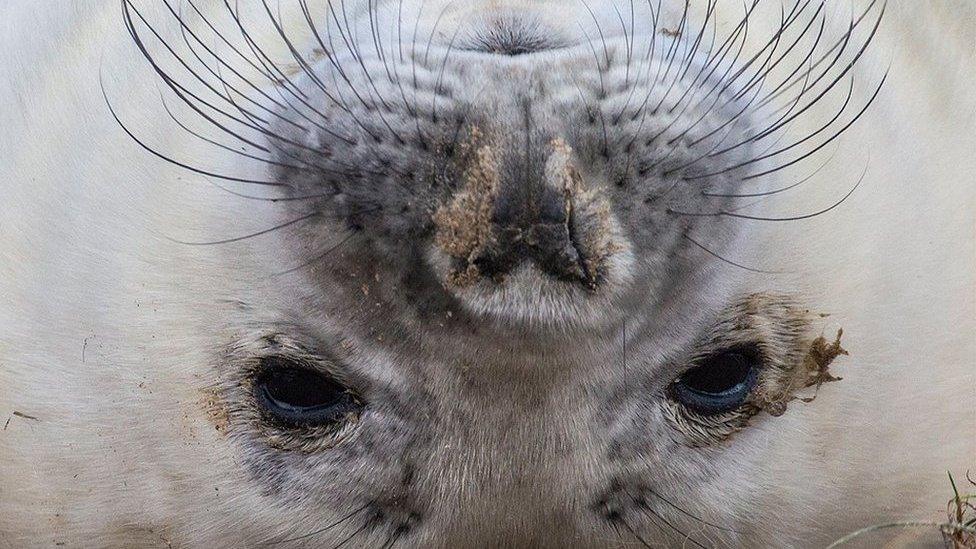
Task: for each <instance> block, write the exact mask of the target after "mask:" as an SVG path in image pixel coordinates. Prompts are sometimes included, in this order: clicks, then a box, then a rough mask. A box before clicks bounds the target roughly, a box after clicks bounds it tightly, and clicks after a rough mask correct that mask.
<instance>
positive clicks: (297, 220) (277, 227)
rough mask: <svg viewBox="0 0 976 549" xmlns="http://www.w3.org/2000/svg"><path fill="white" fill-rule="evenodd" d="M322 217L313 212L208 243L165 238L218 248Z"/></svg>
mask: <svg viewBox="0 0 976 549" xmlns="http://www.w3.org/2000/svg"><path fill="white" fill-rule="evenodd" d="M320 215H321V214H320V213H319V212H312V213H309V214H305V215H303V216H301V217H298V218H295V219H292V220H291V221H286V222H284V223H281V224H279V225H275V226H274V227H269V228H267V229H262V230H260V231H257V232H253V233H250V234H246V235H244V236H236V237H234V238H225V239H223V240H211V241H208V242H188V241H185V240H177V239H175V238H170V237H165V238H166V240H169V241H170V242H175V243H177V244H185V245H187V246H216V245H220V244H231V243H233V242H241V241H244V240H248V239H251V238H254V237H257V236H262V235H266V234H269V233H273V232H275V231H278V230H281V229H284V228H286V227H290V226H292V225H295V224H297V223H301V222H302V221H307V220H309V219H312V218H313V217H319V216H320Z"/></svg>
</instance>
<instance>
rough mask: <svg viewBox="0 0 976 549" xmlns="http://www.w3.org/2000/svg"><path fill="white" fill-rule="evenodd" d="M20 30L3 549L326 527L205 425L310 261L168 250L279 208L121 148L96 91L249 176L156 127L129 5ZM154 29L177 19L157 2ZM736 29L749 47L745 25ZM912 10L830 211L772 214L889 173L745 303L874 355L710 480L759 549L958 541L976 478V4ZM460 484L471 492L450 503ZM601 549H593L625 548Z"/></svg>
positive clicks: (5, 113) (756, 432)
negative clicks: (928, 527) (222, 354)
mask: <svg viewBox="0 0 976 549" xmlns="http://www.w3.org/2000/svg"><path fill="white" fill-rule="evenodd" d="M552 3H553V2H550V4H552ZM9 4H10V5H7V6H6V7H5V8H4V12H5V13H4V14H3V16H2V17H0V19H2V23H0V25H2V27H0V28H2V30H0V51H2V52H3V54H2V65H0V66H2V71H0V73H2V75H3V81H4V83H5V84H4V86H2V87H0V108H2V111H0V112H2V124H0V127H2V130H0V151H2V153H0V190H2V193H0V235H2V236H0V424H3V423H5V422H7V419H9V423H8V424H7V425H6V426H5V427H4V429H3V431H0V547H8V546H9V547H26V546H32V547H33V546H36V547H47V546H51V545H52V544H55V543H58V544H61V543H64V544H66V546H70V547H91V546H147V547H149V546H160V547H164V546H167V544H168V543H170V542H172V543H173V546H174V547H175V546H187V547H204V546H211V547H218V546H219V547H225V546H226V547H231V546H239V545H240V544H254V543H257V541H258V540H264V539H268V536H269V535H271V534H283V533H285V534H286V533H288V532H293V533H302V532H305V531H309V530H312V529H314V527H315V526H320V525H322V524H323V521H324V519H323V518H322V517H319V516H313V515H310V514H303V513H286V512H285V511H282V510H281V509H280V508H278V507H275V506H274V505H272V504H270V503H269V501H268V500H267V499H265V497H264V496H262V494H261V490H260V489H259V488H257V487H255V486H253V483H252V479H250V478H248V477H247V475H246V474H245V473H244V471H243V467H242V466H241V465H240V456H238V455H237V454H236V452H237V451H238V450H239V448H238V447H237V446H235V445H233V444H231V443H229V442H228V439H227V438H226V437H224V436H222V435H221V433H219V432H217V431H215V429H214V427H213V425H212V423H211V421H210V418H208V417H207V410H206V407H205V406H203V405H201V402H205V401H206V393H205V392H204V389H205V388H206V387H207V386H208V384H209V383H210V381H211V380H210V379H209V375H210V374H209V373H208V372H209V369H210V367H211V365H212V360H213V353H214V350H215V349H217V348H220V347H222V346H224V345H226V344H227V342H228V340H230V339H233V338H235V337H237V336H238V332H239V331H240V326H241V325H242V323H243V322H245V320H246V322H247V323H248V324H249V325H251V324H258V323H260V322H262V321H264V320H265V317H267V318H268V319H271V317H273V313H272V312H271V311H274V310H275V309H276V307H279V305H280V302H281V301H282V300H286V299H287V297H283V296H287V295H289V294H290V293H300V289H296V288H295V287H294V286H293V285H295V284H298V282H296V281H294V280H292V279H289V281H288V282H285V283H281V282H278V281H277V279H269V278H268V276H269V275H270V274H272V273H274V272H276V271H280V270H283V268H288V267H289V266H290V265H289V264H288V263H287V262H288V260H289V257H288V256H287V255H286V254H284V253H283V252H280V251H278V250H277V248H276V247H275V246H274V245H273V243H270V244H269V243H268V242H267V241H263V242H262V241H261V240H260V239H258V240H257V242H255V243H253V244H247V245H236V246H232V247H230V248H228V247H222V246H202V247H189V246H186V245H182V244H178V243H174V242H173V241H171V240H169V239H168V238H176V239H183V240H200V241H203V240H214V239H220V238H228V237H234V236H237V235H242V234H247V233H250V232H253V231H257V230H261V229H264V228H266V227H267V226H268V220H271V219H275V218H276V217H275V216H276V215H278V213H277V210H276V209H275V206H274V205H272V204H268V203H263V202H254V201H247V200H244V199H240V198H236V197H232V196H229V195H228V194H227V193H225V192H223V191H221V190H220V189H218V188H216V187H214V186H212V185H209V184H208V183H206V182H205V181H204V180H203V179H202V178H200V177H197V176H194V175H192V174H188V173H187V172H185V171H182V170H180V169H178V168H175V167H173V166H170V165H168V164H166V163H164V162H162V161H159V160H158V159H155V158H153V157H151V156H149V155H148V154H147V153H146V152H145V151H143V150H142V149H140V148H139V147H138V146H137V145H135V144H134V143H133V142H132V141H131V140H130V139H128V138H127V137H126V136H125V135H124V134H123V133H122V132H121V130H120V129H119V128H118V126H117V125H116V124H115V122H114V121H113V120H112V118H111V116H110V115H109V113H108V110H107V108H106V106H105V103H104V101H103V99H102V95H101V91H100V88H99V74H100V72H101V74H102V75H103V77H104V82H105V88H106V90H107V92H108V93H109V95H110V96H111V98H112V99H113V103H114V104H116V105H118V107H117V108H119V109H120V111H121V113H123V115H124V118H125V119H126V120H127V121H129V122H130V124H131V125H132V126H133V127H135V128H138V130H139V132H140V136H142V137H145V138H146V139H147V140H151V141H152V142H153V143H155V144H157V145H158V146H160V148H162V149H163V150H165V151H167V152H168V153H170V154H173V155H175V156H177V157H179V158H197V159H198V160H202V161H203V163H204V164H208V165H216V166H218V168H219V167H220V166H221V163H224V165H226V163H227V162H228V161H227V160H226V159H219V158H209V159H208V158H206V157H204V158H202V159H201V158H200V152H199V151H198V150H195V149H193V148H192V147H189V146H188V144H187V141H186V140H185V139H183V138H182V136H180V135H179V134H178V133H176V132H174V131H173V129H172V124H171V123H170V122H169V121H168V120H167V119H166V118H165V117H164V116H162V115H161V114H160V113H161V112H162V111H161V110H160V109H159V108H158V107H159V100H158V94H157V91H156V90H157V81H156V80H155V79H154V77H153V75H152V74H151V73H150V72H149V70H148V68H147V66H146V63H145V61H144V60H143V59H142V58H141V57H140V56H138V54H137V53H135V51H134V48H132V46H131V42H130V40H129V38H128V36H127V34H126V33H125V29H124V27H123V26H122V23H121V21H120V9H119V6H118V4H117V3H116V2H103V1H93V0H73V1H70V2H57V3H52V2H27V1H20V2H16V1H14V2H12V3H9ZM201 4H204V5H211V4H213V5H214V7H215V6H216V5H217V4H219V2H216V1H212V2H201ZM254 4H255V7H253V9H254V10H255V11H257V10H258V8H257V7H256V5H257V4H258V3H257V2H255V3H254ZM480 4H481V3H477V2H473V3H472V5H471V7H470V9H476V6H479V5H480ZM516 4H517V3H516ZM731 4H735V3H734V2H733V3H731ZM140 5H145V6H149V7H147V8H146V9H147V13H154V12H156V13H162V11H161V10H162V9H163V8H161V7H160V5H159V3H158V2H150V1H148V0H147V1H144V2H142V3H141V4H140ZM215 9H216V7H215ZM597 9H600V8H597ZM606 9H609V8H606ZM727 9H728V13H727V14H726V15H725V19H726V20H728V21H731V20H734V18H735V14H736V13H737V11H736V10H737V9H741V7H740V6H731V7H728V8H727ZM832 9H833V8H832ZM888 10H889V14H888V16H887V18H886V20H885V22H884V25H883V26H882V29H881V31H880V34H879V36H878V39H877V41H876V43H875V46H873V47H872V48H871V49H870V50H869V52H868V54H866V58H865V59H864V60H863V61H862V62H861V63H859V64H858V65H857V69H856V70H857V71H859V72H858V78H861V79H862V80H863V81H865V82H872V81H876V80H877V78H879V76H880V74H881V73H882V72H883V71H884V70H885V69H886V68H887V67H888V66H889V64H890V67H891V72H890V76H889V82H888V83H887V84H886V87H885V89H884V91H883V93H882V95H881V96H880V97H879V99H878V101H877V103H876V104H875V106H874V107H873V108H872V109H871V110H869V111H868V113H867V114H866V116H865V118H864V119H863V120H861V121H860V122H859V123H858V124H857V125H856V126H855V127H854V128H853V129H852V130H851V131H850V132H849V133H847V134H845V136H843V137H842V139H841V141H840V143H839V146H838V152H837V153H836V156H835V158H834V160H833V161H832V162H831V163H830V164H829V165H828V167H827V168H826V169H825V171H824V172H821V173H822V176H821V178H820V179H821V180H822V181H826V182H828V183H829V184H816V185H810V186H807V187H806V188H805V189H804V190H803V192H799V193H789V194H787V195H784V196H783V197H782V198H779V199H777V200H776V201H775V208H774V209H775V210H776V211H781V212H806V211H810V210H816V209H819V208H821V207H824V206H826V205H829V204H830V203H832V202H833V201H835V199H836V197H837V196H838V192H842V191H843V190H845V189H846V188H848V187H849V185H850V184H852V183H853V182H854V180H856V178H857V176H858V175H859V174H860V170H861V169H862V168H863V166H864V165H865V163H866V164H867V166H868V171H867V177H866V179H865V181H864V182H863V183H862V185H861V187H860V188H859V189H858V191H857V192H856V193H855V194H854V195H853V196H852V197H851V199H850V200H848V201H847V202H845V203H844V205H843V206H842V207H841V208H838V209H837V210H834V211H832V212H831V213H830V214H829V215H824V216H820V217H817V218H814V219H811V220H806V221H800V222H796V223H770V224H765V225H762V226H760V227H758V228H757V235H758V236H757V237H756V238H759V239H760V242H761V243H762V244H761V245H760V246H758V247H757V248H756V250H757V251H756V253H754V254H752V257H736V260H737V261H740V262H744V263H747V264H761V265H762V267H763V268H767V269H776V270H780V271H783V272H784V274H780V275H752V276H753V279H752V280H751V281H750V282H749V283H748V284H747V285H750V287H754V288H757V289H761V290H787V291H800V292H802V293H803V294H804V295H806V296H808V297H809V302H810V303H812V304H814V306H815V307H816V308H817V310H818V311H823V312H828V313H830V315H831V316H830V317H828V318H825V319H824V320H823V322H822V327H823V329H824V330H825V331H826V332H832V330H834V329H835V328H836V327H838V326H840V327H843V328H844V330H845V334H846V335H845V340H844V343H845V347H846V348H847V349H849V351H850V352H851V356H850V357H849V358H844V359H840V360H838V362H837V363H836V365H835V373H837V374H839V375H841V376H843V377H844V380H843V381H842V382H839V383H836V384H831V385H829V386H825V387H824V388H823V390H822V391H821V393H820V394H819V396H818V398H817V400H816V401H815V402H814V403H811V404H809V405H797V406H795V407H792V408H791V410H790V412H789V413H787V414H786V415H784V416H783V417H780V418H769V417H767V418H764V419H763V420H762V421H757V422H755V423H754V424H753V425H751V426H750V427H749V428H748V429H746V430H745V431H743V432H742V433H741V434H740V436H738V437H737V438H736V439H735V441H734V445H733V446H732V450H731V453H730V454H728V455H724V456H723V457H718V456H716V457H715V458H714V459H717V460H718V459H721V460H722V463H724V464H726V466H725V467H723V471H724V475H723V477H722V478H720V479H713V480H711V481H709V483H707V484H704V485H701V486H695V487H694V488H695V490H694V491H693V493H696V494H702V493H710V494H712V496H713V497H714V500H712V501H704V500H701V501H695V502H692V505H694V507H695V508H696V509H697V510H699V511H704V512H705V513H712V515H710V516H713V515H714V514H719V513H721V514H722V516H726V517H733V518H734V520H735V521H737V522H736V524H741V523H742V522H743V521H745V520H746V519H747V518H748V519H749V521H751V526H750V529H749V531H748V532H747V533H746V537H745V538H744V539H745V540H748V542H749V543H754V544H764V545H769V546H783V545H798V546H799V545H802V546H820V545H823V544H825V543H826V542H829V541H830V540H832V539H834V538H836V537H839V536H840V535H841V534H842V533H844V532H847V531H850V530H853V529H856V528H858V527H861V526H864V525H867V524H871V523H876V522H885V521H889V520H897V519H907V518H921V519H939V518H941V517H942V509H943V507H944V503H945V500H946V499H947V498H948V496H949V493H950V492H949V490H948V483H947V480H948V479H947V477H946V473H945V472H946V471H947V470H949V471H952V472H954V473H955V475H956V477H957V478H961V477H963V476H964V472H965V471H966V470H967V468H970V469H976V398H974V395H976V367H974V358H973V357H974V356H976V338H974V336H973V334H976V294H974V290H973V289H974V288H976V269H974V267H973V265H974V263H973V262H974V254H976V249H974V241H976V239H974V233H973V230H974V226H976V193H974V192H973V184H974V174H976V137H974V136H976V131H974V130H976V120H974V117H976V114H974V113H976V102H974V100H973V97H974V93H973V90H974V89H976V81H974V78H973V75H974V74H976V64H974V56H973V55H972V45H973V43H974V27H976V15H974V11H973V8H972V6H971V5H970V4H969V3H968V2H965V1H957V2H949V1H945V2H936V3H926V4H925V5H918V4H915V3H909V2H901V1H898V2H892V3H891V4H890V5H889V6H888ZM777 16H778V11H777V10H772V11H771V12H770V15H769V17H770V19H769V21H770V25H773V24H775V20H774V19H773V18H775V17H777ZM255 17H257V15H255ZM266 32H267V33H268V36H266V37H264V38H268V39H269V44H270V43H272V42H273V41H271V40H270V37H271V34H270V33H272V32H274V31H273V29H272V28H270V27H268V28H267V29H266ZM758 34H760V33H758V32H757V35H758ZM277 47H278V49H279V53H280V54H281V55H282V58H283V59H284V56H285V54H286V53H287V52H285V51H283V50H282V48H281V46H280V44H279V45H278V46H277ZM194 155H196V156H194ZM749 262H752V263H749ZM242 300H243V301H246V302H247V303H248V304H249V306H250V308H251V309H250V311H251V312H243V311H242V309H241V308H240V307H238V306H237V305H236V304H237V303H238V302H240V301H242ZM243 317H246V319H244V318H243ZM384 360H386V359H385V358H382V357H378V358H377V361H378V362H382V361H384ZM390 360H392V359H390ZM542 361H543V359H540V362H542ZM387 372H388V373H387V374H385V375H389V376H391V377H395V376H397V375H400V374H397V373H396V370H395V368H392V367H391V368H390V369H389V370H388V371H387ZM390 372H392V373H390ZM557 377H558V376H557ZM14 411H17V412H20V413H21V414H24V415H29V416H33V417H35V418H36V419H29V418H25V417H23V416H22V415H14V414H13V412H14ZM757 454H759V455H761V456H762V457H761V459H754V458H755V456H756V455H757ZM563 459H565V458H563ZM595 459H597V458H596V457H594V456H588V457H586V458H585V459H583V460H582V462H583V463H590V462H591V461H592V460H595ZM441 463H449V462H448V461H444V462H441ZM739 463H742V464H744V465H742V466H741V467H740V466H738V464H739ZM579 467H580V469H581V470H585V469H586V467H587V465H580V466H579ZM455 474H456V475H458V476H460V477H463V476H464V475H465V474H466V473H465V471H464V470H461V471H460V472H457V471H450V470H447V471H445V472H444V477H445V479H448V478H452V475H455ZM467 474H473V473H470V472H468V473H467ZM553 474H554V475H555V473H553ZM448 484H449V481H448V480H445V485H448ZM445 489H446V488H445ZM567 491H568V492H569V489H568V488H567ZM570 496H572V493H571V492H569V493H568V494H567V497H570ZM540 504H541V503H540V502H535V505H540ZM713 505H714V506H715V509H713V508H712V506H713ZM716 509H724V511H719V510H716ZM324 516H334V515H330V514H328V513H326V514H325V515H323V517H324ZM340 516H341V514H340ZM484 520H485V521H486V524H484V525H482V527H483V528H485V529H490V525H489V524H487V521H489V520H490V519H489V518H488V517H486V518H485V519H484ZM601 535H603V536H604V537H603V538H600V537H595V538H592V539H588V540H581V543H585V544H600V543H601V541H600V540H601V539H602V540H603V542H605V543H608V544H613V543H621V541H620V540H621V538H614V537H613V536H612V534H607V533H603V534H601ZM647 535H648V536H650V537H653V535H654V531H653V530H648V531H647ZM932 536H934V534H932V535H930V536H929V537H928V538H925V539H929V540H931V539H938V538H937V536H936V537H932ZM340 539H341V538H340ZM376 539H378V540H379V541H378V542H377V545H378V544H379V543H382V541H383V539H382V538H376ZM329 541H330V540H326V542H325V544H326V545H332V544H334V542H333V543H329ZM625 541H626V542H627V543H630V544H631V545H635V540H633V539H630V540H625ZM468 543H474V542H472V541H471V540H468Z"/></svg>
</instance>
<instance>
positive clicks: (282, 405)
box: [254, 357, 363, 427]
mask: <svg viewBox="0 0 976 549" xmlns="http://www.w3.org/2000/svg"><path fill="white" fill-rule="evenodd" d="M254 390H255V397H256V398H257V401H258V404H259V405H260V406H261V407H262V408H263V409H264V410H265V411H266V412H267V413H268V414H269V415H270V417H271V418H272V419H274V420H276V421H278V422H280V423H283V424H285V425H288V426H294V427H316V426H325V425H334V424H337V423H339V422H341V421H343V420H345V419H346V418H347V417H349V416H350V415H352V414H354V413H356V412H358V411H360V410H362V408H363V405H362V403H360V402H359V400H358V399H357V398H356V397H355V395H353V394H352V393H351V392H350V391H349V390H348V389H347V388H346V387H344V386H343V385H342V384H341V383H340V382H339V381H337V380H336V379H335V378H333V377H332V376H330V375H328V374H326V373H324V372H321V371H318V370H314V369H312V368H310V367H307V366H304V365H301V364H299V363H296V362H293V361H291V360H288V359H286V358H282V357H269V358H266V359H264V360H263V361H262V363H261V370H260V372H259V373H258V376H257V378H256V379H255V383H254Z"/></svg>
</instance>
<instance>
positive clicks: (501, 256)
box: [434, 139, 618, 290]
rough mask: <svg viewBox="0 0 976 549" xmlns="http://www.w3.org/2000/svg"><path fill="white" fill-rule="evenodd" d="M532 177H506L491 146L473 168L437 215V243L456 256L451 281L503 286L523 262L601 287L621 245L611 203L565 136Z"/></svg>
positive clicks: (483, 150)
mask: <svg viewBox="0 0 976 549" xmlns="http://www.w3.org/2000/svg"><path fill="white" fill-rule="evenodd" d="M549 151H550V152H549V154H548V158H547V160H546V162H545V164H544V166H540V168H541V169H540V170H539V172H540V173H539V174H538V176H539V177H538V178H534V179H533V180H532V181H526V180H524V177H525V175H524V172H523V175H522V178H516V179H515V180H514V181H504V180H503V178H502V177H501V176H500V173H501V172H502V171H506V170H501V169H500V166H499V160H498V158H497V156H496V154H495V151H494V150H493V149H492V147H491V146H484V147H482V148H481V149H480V150H479V152H478V154H477V155H476V157H475V159H474V161H473V162H472V164H471V165H470V166H469V167H468V170H467V172H466V176H465V184H464V186H463V187H462V188H461V190H460V191H459V192H458V193H457V194H455V196H454V198H453V200H451V201H450V202H449V203H448V204H445V205H444V206H442V207H441V208H440V209H439V210H438V212H437V213H436V214H435V215H434V221H435V224H436V225H437V229H438V232H437V237H436V242H437V244H438V245H439V247H440V248H441V250H442V251H444V252H446V253H447V254H448V255H449V256H450V257H451V259H452V262H453V271H452V275H451V277H450V278H451V281H452V282H454V283H455V284H457V285H461V286H463V285H467V284H470V283H473V282H476V281H477V280H478V279H480V278H485V279H487V280H490V281H493V282H495V283H498V284H502V283H504V281H505V276H506V275H507V274H508V273H509V272H511V271H512V270H513V269H515V268H516V267H518V266H519V265H521V264H523V263H525V262H531V263H533V264H534V265H535V266H536V267H537V268H538V269H539V270H540V271H542V273H544V274H545V275H547V276H549V277H551V278H553V279H556V280H560V281H564V282H571V283H577V284H581V285H583V286H584V287H586V288H587V289H591V290H593V289H596V288H597V286H598V285H599V284H600V281H601V278H602V276H603V274H604V267H605V264H606V262H607V260H608V258H609V257H610V256H611V255H612V254H613V252H614V251H615V250H616V249H618V247H617V246H616V245H615V243H614V238H615V236H614V234H613V231H612V228H611V220H610V207H609V204H608V203H607V202H606V200H605V199H603V198H602V196H601V194H600V193H599V192H598V191H597V190H595V189H590V188H588V186H587V185H586V182H585V181H584V179H583V177H582V175H581V173H580V171H579V170H578V169H577V168H576V166H575V165H574V164H573V160H572V150H571V149H570V147H569V146H568V145H566V144H565V143H564V142H563V141H562V140H561V139H555V140H553V141H552V142H551V143H550V146H549Z"/></svg>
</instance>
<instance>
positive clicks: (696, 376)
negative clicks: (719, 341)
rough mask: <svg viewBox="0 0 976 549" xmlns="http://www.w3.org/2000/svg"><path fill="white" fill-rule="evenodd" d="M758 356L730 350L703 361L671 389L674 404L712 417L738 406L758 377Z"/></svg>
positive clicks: (743, 351) (745, 351) (743, 400)
mask: <svg viewBox="0 0 976 549" xmlns="http://www.w3.org/2000/svg"><path fill="white" fill-rule="evenodd" d="M757 366H758V359H757V353H755V352H752V351H750V350H748V349H744V350H743V349H740V350H729V351H723V352H721V353H718V354H715V355H712V356H710V357H708V358H706V359H705V360H704V361H703V362H702V363H701V364H699V365H698V366H696V367H694V368H692V369H690V370H688V371H687V372H685V373H683V374H681V377H679V378H678V379H677V381H675V382H674V383H673V384H672V385H671V394H672V396H673V398H674V399H675V400H677V401H678V402H680V403H681V404H684V405H685V406H686V407H688V408H689V409H691V410H692V411H694V412H697V413H699V414H702V415H714V414H720V413H723V412H729V411H732V410H735V409H736V408H738V407H739V406H741V405H742V404H743V403H744V402H745V400H746V398H747V397H748V396H749V393H750V392H751V391H752V388H753V387H755V385H756V379H757V377H758V372H757V370H758V367H757Z"/></svg>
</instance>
